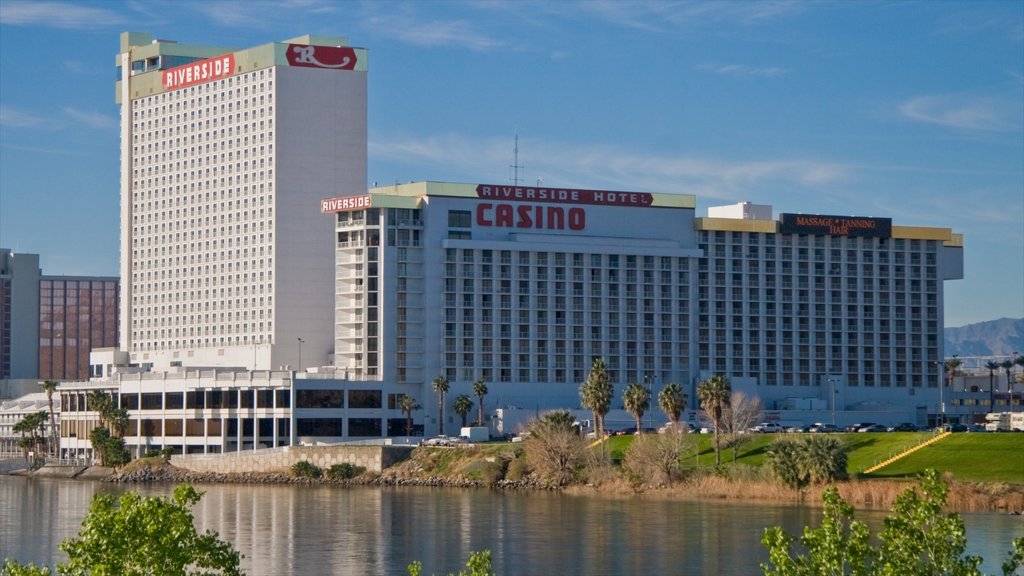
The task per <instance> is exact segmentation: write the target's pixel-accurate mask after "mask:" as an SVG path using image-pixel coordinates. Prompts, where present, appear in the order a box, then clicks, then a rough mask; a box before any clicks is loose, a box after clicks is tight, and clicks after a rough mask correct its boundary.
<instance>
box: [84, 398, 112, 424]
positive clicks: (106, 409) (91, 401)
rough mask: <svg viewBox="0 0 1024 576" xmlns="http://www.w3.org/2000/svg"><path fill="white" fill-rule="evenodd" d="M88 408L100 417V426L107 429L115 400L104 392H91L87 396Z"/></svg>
mask: <svg viewBox="0 0 1024 576" xmlns="http://www.w3.org/2000/svg"><path fill="white" fill-rule="evenodd" d="M86 406H87V407H88V409H89V410H90V411H92V412H95V413H96V415H97V416H99V419H100V425H101V426H104V427H106V426H107V422H108V421H109V419H110V412H111V411H112V410H113V409H114V399H113V398H111V396H110V395H109V394H107V393H106V392H104V391H103V390H90V391H89V394H88V396H86Z"/></svg>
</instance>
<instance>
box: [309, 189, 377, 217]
mask: <svg viewBox="0 0 1024 576" xmlns="http://www.w3.org/2000/svg"><path fill="white" fill-rule="evenodd" d="M369 207H370V195H369V194H363V195H362V196H344V197H342V198H328V199H327V200H321V201H320V212H322V213H324V214H327V213H330V212H351V211H353V210H362V209H363V208H369Z"/></svg>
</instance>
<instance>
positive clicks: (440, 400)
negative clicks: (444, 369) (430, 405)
mask: <svg viewBox="0 0 1024 576" xmlns="http://www.w3.org/2000/svg"><path fill="white" fill-rule="evenodd" d="M431 386H432V387H433V389H434V392H436V393H437V410H438V414H437V433H438V434H444V395H445V394H447V393H448V390H449V389H451V386H450V385H449V384H448V379H447V378H445V377H444V375H438V377H437V378H434V381H433V382H432V383H431Z"/></svg>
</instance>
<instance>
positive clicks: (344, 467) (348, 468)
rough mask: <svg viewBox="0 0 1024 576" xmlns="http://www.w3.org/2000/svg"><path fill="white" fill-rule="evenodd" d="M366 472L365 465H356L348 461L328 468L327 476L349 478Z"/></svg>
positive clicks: (337, 478)
mask: <svg viewBox="0 0 1024 576" xmlns="http://www.w3.org/2000/svg"><path fill="white" fill-rule="evenodd" d="M363 472H366V468H365V467H363V466H356V465H355V464H349V463H348V462H342V463H341V464H334V465H332V466H331V467H330V468H329V469H328V470H327V477H328V478H330V479H332V480H349V479H352V478H355V477H356V476H359V475H360V474H362V473H363Z"/></svg>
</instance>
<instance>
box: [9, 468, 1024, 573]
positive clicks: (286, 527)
mask: <svg viewBox="0 0 1024 576" xmlns="http://www.w3.org/2000/svg"><path fill="white" fill-rule="evenodd" d="M133 488H134V489H140V490H141V491H143V492H145V493H147V494H151V495H152V494H161V495H163V494H167V493H169V492H170V491H171V489H172V487H171V486H164V485H159V486H149V487H133ZM200 488H201V489H202V490H204V491H205V492H206V495H205V496H204V497H203V500H202V501H201V502H200V503H199V504H198V505H197V507H196V508H195V515H196V523H197V525H198V527H199V528H200V529H201V530H207V529H210V530H215V531H217V532H219V533H220V536H221V537H222V538H224V539H226V540H228V541H230V542H232V543H233V544H234V545H235V547H236V548H237V549H239V551H240V552H242V553H243V554H244V555H245V559H244V560H243V568H244V569H245V571H246V573H247V574H249V575H250V576H262V575H267V576H270V575H274V576H278V575H286V574H336V575H359V576H364V575H369V574H405V566H406V565H407V564H408V563H409V562H411V561H412V560H416V559H418V560H421V561H422V562H423V564H424V567H425V571H426V572H427V573H428V574H429V573H432V572H433V573H446V572H448V571H457V570H458V569H459V568H460V567H461V566H462V564H463V563H464V562H465V559H466V558H467V557H468V556H469V552H470V551H472V550H485V549H489V550H491V552H492V556H493V559H494V566H495V569H496V571H497V572H498V573H499V574H501V575H503V576H512V575H519V574H525V575H533V574H537V575H553V574H566V575H569V574H586V575H588V576H597V575H605V574H607V575H633V574H644V575H647V574H729V575H744V574H750V575H754V574H760V570H759V568H758V563H759V562H762V561H764V560H766V559H767V555H766V553H765V551H764V548H763V547H762V546H761V545H760V538H761V534H762V532H763V529H764V527H765V526H769V525H782V526H784V527H786V529H787V530H788V531H789V532H790V533H793V534H795V533H797V532H798V531H799V530H800V529H801V528H802V527H803V526H804V525H806V524H808V523H813V524H817V522H818V521H819V518H818V512H817V511H815V510H810V509H807V508H798V507H786V506H764V505H749V504H722V503H715V502H696V503H695V502H657V501H649V500H644V499H639V498H629V499H622V500H613V499H607V498H595V497H574V496H564V495H558V494H546V493H533V492H531V493H519V494H513V493H497V492H490V491H487V490H447V489H426V488H365V487H358V488H339V487H295V486H241V485H209V486H200ZM123 489H124V488H123V487H120V486H111V485H108V484H104V483H99V482H89V481H73V480H53V479H45V480H44V479H26V478H19V477H11V476H0V558H2V557H4V556H7V557H12V558H17V559H18V560H21V561H22V562H29V561H31V562H37V563H39V562H42V563H46V564H49V565H53V564H55V563H56V562H58V561H60V560H61V559H62V558H61V556H60V553H59V552H57V551H56V547H57V544H58V543H59V542H60V541H61V540H63V539H65V538H68V537H70V536H73V535H75V534H76V533H77V532H78V529H79V527H80V524H81V521H82V518H83V517H84V515H85V512H86V509H87V508H88V504H89V500H90V499H91V497H92V495H93V494H94V493H95V492H97V491H106V492H112V493H116V492H119V491H121V490H123ZM963 516H964V520H965V522H966V524H967V535H968V542H969V544H970V546H971V548H970V550H969V552H970V553H974V554H981V555H982V556H984V557H985V559H986V563H985V566H984V570H985V572H987V573H993V574H995V573H1000V569H999V565H1000V563H1001V562H1002V560H1003V558H1004V556H1005V554H1006V552H1007V551H1008V550H1009V549H1010V541H1011V540H1012V539H1013V538H1014V537H1019V536H1022V535H1024V519H1022V518H1021V517H1019V516H1009V515H1002V514H964V515H963ZM882 517H883V514H881V513H872V514H868V513H863V512H859V513H858V514H857V518H858V519H861V520H865V521H868V522H869V523H871V524H873V525H875V527H876V529H877V526H878V524H879V523H880V522H881V518H882Z"/></svg>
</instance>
